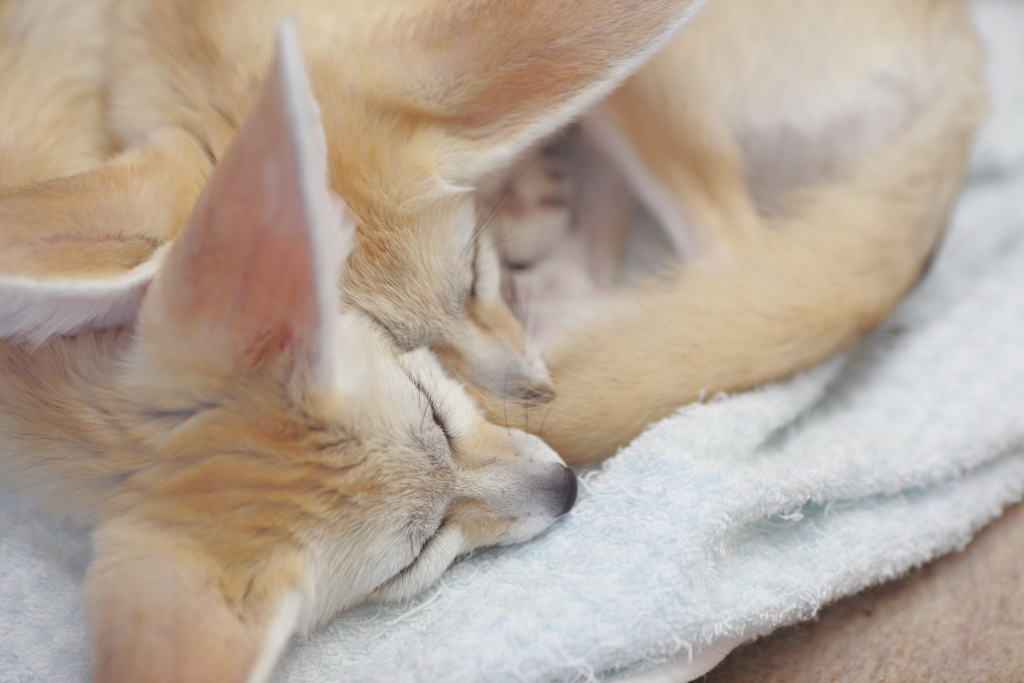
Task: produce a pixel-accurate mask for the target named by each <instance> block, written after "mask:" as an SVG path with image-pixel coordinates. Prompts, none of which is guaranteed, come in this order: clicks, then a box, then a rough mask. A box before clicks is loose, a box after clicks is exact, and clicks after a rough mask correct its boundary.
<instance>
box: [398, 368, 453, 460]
mask: <svg viewBox="0 0 1024 683" xmlns="http://www.w3.org/2000/svg"><path fill="white" fill-rule="evenodd" d="M409 381H410V382H412V383H413V386H415V387H416V388H417V389H419V390H420V393H421V394H423V398H425V399H426V400H427V405H429V406H430V413H431V417H432V418H433V420H434V423H435V424H436V425H437V426H438V428H439V429H440V430H441V433H442V434H444V438H445V440H446V441H447V442H448V445H449V446H451V447H453V448H454V447H455V441H454V438H453V436H452V432H451V429H449V427H448V424H447V422H446V421H445V419H444V418H443V417H442V416H441V411H440V410H438V407H437V404H436V403H434V399H433V398H431V396H430V394H429V393H427V390H426V389H425V388H424V387H423V385H422V384H420V382H419V381H418V380H417V379H416V378H415V377H413V376H412V375H409Z"/></svg>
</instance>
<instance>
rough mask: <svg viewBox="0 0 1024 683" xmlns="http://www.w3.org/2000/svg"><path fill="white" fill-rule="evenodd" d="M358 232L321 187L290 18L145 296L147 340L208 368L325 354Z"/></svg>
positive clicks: (315, 358)
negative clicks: (342, 274) (342, 270)
mask: <svg viewBox="0 0 1024 683" xmlns="http://www.w3.org/2000/svg"><path fill="white" fill-rule="evenodd" d="M354 236H355V227H354V224H353V223H352V222H351V220H349V218H348V217H347V215H346V214H345V212H344V209H343V206H342V204H341V202H340V200H339V199H337V197H335V196H334V195H332V193H331V192H330V189H329V186H328V180H327V149H326V143H325V140H324V134H323V128H322V125H321V123H320V118H319V111H318V108H317V105H316V101H315V100H314V97H313V94H312V90H311V88H310V85H309V82H308V79H307V76H306V72H305V68H304V65H303V59H302V54H301V49H300V47H299V43H298V37H297V32H296V29H295V27H294V25H293V23H292V22H291V21H286V22H283V23H282V26H281V29H280V31H279V33H278V41H277V52H276V56H275V58H274V60H273V63H272V65H271V69H270V72H269V74H268V75H267V77H266V79H265V81H264V83H263V86H262V89H261V91H260V93H259V95H258V97H257V99H256V102H255V104H254V105H253V108H252V110H251V111H250V113H249V115H248V116H247V118H246V120H245V121H244V123H243V124H242V126H241V128H240V129H239V131H238V133H237V135H236V137H235V139H234V141H233V142H232V144H231V145H230V147H229V148H228V150H227V151H226V153H225V154H224V156H223V157H222V159H221V160H220V161H219V163H218V165H217V167H216V168H215V169H214V171H213V174H212V175H211V177H210V180H209V181H208V183H207V185H206V187H205V189H204V190H203V194H202V195H201V196H200V198H199V201H198V203H197V205H196V208H195V211H194V212H193V214H192V216H191V217H190V219H189V221H188V223H187V224H186V226H185V228H184V230H183V231H182V234H181V235H180V236H179V237H178V238H177V239H176V240H175V242H174V244H173V245H172V247H171V249H170V251H169V252H168V254H167V256H166V258H165V259H164V263H163V264H162V266H161V268H160V271H159V272H158V273H157V276H156V279H155V281H154V283H153V286H152V287H151V289H150V293H149V295H148V296H147V297H146V300H145V302H144V303H143V310H142V314H141V317H140V330H142V336H143V339H144V340H145V339H148V340H150V341H152V340H154V339H156V340H157V343H160V344H166V343H171V344H172V345H174V352H175V353H176V354H177V355H178V356H179V357H181V358H187V359H188V361H189V362H190V363H197V364H198V365H197V367H202V368H204V369H210V368H212V367H216V368H217V369H219V370H229V371H230V370H232V369H239V368H241V367H244V366H251V365H253V364H256V363H259V362H260V361H261V359H264V358H267V357H269V356H272V355H275V354H276V353H277V352H280V351H286V350H287V351H289V352H290V353H292V354H297V355H299V356H303V357H304V358H305V359H306V360H309V361H310V362H313V363H320V362H324V361H326V360H327V359H328V356H330V354H331V349H332V348H333V346H334V345H333V343H332V342H331V337H332V331H331V326H332V324H333V320H334V317H335V313H334V311H335V310H336V308H337V307H338V306H339V294H338V290H337V287H338V285H337V283H338V270H339V267H340V264H341V263H342V262H343V261H344V259H345V258H346V257H347V256H348V254H349V253H350V251H351V249H352V246H353V242H354ZM180 352H184V353H180Z"/></svg>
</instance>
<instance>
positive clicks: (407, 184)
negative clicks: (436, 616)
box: [0, 0, 696, 681]
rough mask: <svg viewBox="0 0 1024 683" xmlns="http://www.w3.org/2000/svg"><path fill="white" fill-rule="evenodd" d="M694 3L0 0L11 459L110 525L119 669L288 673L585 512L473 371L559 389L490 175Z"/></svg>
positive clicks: (4, 378) (102, 635) (110, 660)
mask: <svg viewBox="0 0 1024 683" xmlns="http://www.w3.org/2000/svg"><path fill="white" fill-rule="evenodd" d="M695 7H696V3H694V2H653V3H652V2H642V3H641V2H636V3H622V2H618V1H617V2H607V1H600V2H599V1H593V2H588V3H583V4H579V3H574V2H573V3H561V2H539V1H538V2H535V3H527V4H526V5H524V4H523V3H522V2H515V3H511V2H509V3H493V2H477V1H474V0H469V1H466V0H460V1H458V2H440V1H439V2H425V3H417V4H410V3H405V2H365V3H359V2H350V3H336V2H314V1H312V0H311V1H308V2H294V3H287V2H269V1H268V2H260V3H253V2H240V1H234V2H233V1H230V0H222V1H219V2H213V3H210V2H191V1H188V0H152V1H144V2H134V1H133V2H120V1H115V2H109V3H107V2H103V1H102V0H96V1H95V2H88V3H77V2H67V1H66V0H50V1H49V2H29V1H28V0H7V1H6V2H3V3H0V24H2V26H3V30H4V31H5V36H6V38H7V40H6V41H5V43H4V44H3V45H0V52H2V55H0V59H3V60H5V61H4V63H5V64H7V65H10V66H12V70H11V71H5V76H4V82H3V83H0V97H2V103H0V104H2V106H0V115H2V116H3V117H5V118H4V120H3V121H2V122H0V125H2V127H3V130H4V132H5V136H4V137H3V138H2V144H3V147H2V148H0V161H2V162H3V163H4V164H6V163H7V162H8V161H9V162H10V163H11V164H12V166H14V168H11V169H7V170H5V171H4V175H3V177H4V178H5V182H6V183H8V184H9V185H8V187H7V188H5V189H4V190H3V192H2V193H0V293H2V296H0V335H2V336H3V337H6V338H7V339H6V340H5V341H3V342H2V343H0V399H2V400H0V430H2V433H3V450H4V464H5V472H7V473H8V474H10V475H13V476H16V477H19V478H21V480H27V481H30V482H32V483H33V484H35V485H37V486H38V487H39V488H41V489H43V490H44V491H46V492H47V493H48V494H49V498H50V500H51V501H52V502H53V503H54V504H55V505H57V506H62V507H64V508H65V509H67V510H69V511H72V512H73V513H74V514H75V515H76V516H77V517H79V518H81V519H83V520H87V521H89V522H90V523H91V524H92V525H94V531H93V538H94V543H95V553H94V558H93V561H92V564H91V565H90V568H89V572H88V577H87V580H86V586H85V598H86V607H87V616H88V618H89V621H90V624H91V626H92V632H93V640H94V645H95V650H96V663H95V666H96V678H97V680H100V681H120V680H124V681H142V680H147V681H202V680H210V681H229V680H264V679H265V678H266V677H267V676H269V673H270V671H271V669H272V666H273V663H274V662H275V661H276V658H277V656H278V655H279V653H280V651H281V649H282V648H283V647H284V645H285V643H286V642H287V640H288V638H289V637H290V635H291V634H292V633H293V632H295V631H297V630H298V631H301V630H304V629H308V628H310V627H312V626H314V625H315V624H317V623H320V622H322V621H323V620H324V619H325V618H327V617H329V616H330V615H331V614H333V613H335V612H336V611H337V610H339V609H343V608H344V607H346V606H348V605H351V604H354V603H356V602H359V601H361V600H365V599H367V598H370V597H380V598H401V597H404V596H408V595H410V594H412V593H414V592H416V591H418V590H420V589H421V588H423V587H424V586H426V585H428V584H429V583H431V582H432V581H434V580H436V578H437V577H438V576H439V575H440V573H441V572H442V571H443V570H444V569H445V568H446V567H447V566H448V564H449V563H450V562H451V561H452V560H453V559H454V558H455V557H456V556H458V555H459V554H462V553H464V552H467V551H468V550H471V549H473V548H476V547H479V546H483V545H491V544H502V543H512V542H517V541H521V540H525V539H527V538H530V537H531V536H533V535H534V534H536V533H538V532H539V531H541V530H542V529H544V528H546V527H547V526H548V525H549V524H550V523H551V522H552V521H553V520H554V519H555V518H556V517H557V516H558V515H560V514H562V513H563V512H565V511H566V510H567V509H568V508H569V507H570V506H571V505H572V504H573V501H574V499H575V492H576V483H575V478H574V476H573V475H572V472H571V471H570V470H568V469H567V468H565V467H564V465H563V464H561V462H560V460H559V459H558V457H557V455H555V453H554V452H553V451H552V450H551V449H550V448H548V447H547V446H545V445H544V444H543V443H542V442H541V441H540V440H538V439H537V438H536V437H533V436H529V435H527V434H525V433H523V432H519V431H516V430H514V429H509V428H507V427H506V426H500V427H499V426H496V425H494V424H491V423H489V422H488V421H486V420H485V419H484V416H483V414H482V413H481V412H480V410H479V409H478V408H477V406H476V403H475V402H474V401H473V400H472V399H471V398H470V397H469V396H468V395H467V392H466V390H465V389H464V386H463V385H462V384H460V383H459V382H457V381H455V380H453V379H451V378H450V377H449V373H451V374H454V375H455V377H456V378H458V379H459V380H461V381H463V382H465V383H467V384H468V385H470V386H472V387H475V388H476V390H477V391H479V392H481V393H487V394H500V395H503V396H505V395H507V396H509V397H511V400H517V397H520V396H526V397H531V398H532V397H538V396H539V397H543V396H545V395H548V394H550V386H549V381H548V378H547V375H546V371H545V369H544V366H543V364H542V363H541V362H540V361H539V358H538V357H537V355H536V353H535V352H533V351H532V350H531V348H530V346H529V344H528V343H527V342H526V340H525V338H524V336H523V333H522V329H521V327H520V326H519V324H518V322H517V321H516V320H515V318H514V317H513V316H512V315H511V313H510V312H509V311H508V309H507V308H506V307H505V305H504V304H503V302H502V301H501V298H500V292H499V282H498V269H497V263H496V261H494V259H493V253H492V251H491V250H490V249H488V248H487V245H486V244H483V245H481V244H480V243H479V242H478V241H477V239H476V238H477V235H476V234H475V228H476V207H475V196H474V193H473V185H474V183H475V181H476V180H477V179H478V177H480V176H483V175H484V174H486V173H489V172H491V171H492V170H494V169H497V168H500V167H501V166H502V165H503V164H505V163H507V162H508V160H509V159H510V158H511V157H512V156H513V155H514V154H515V153H516V152H517V151H518V150H519V149H521V148H523V147H525V146H526V145H528V144H529V143H531V142H532V141H533V139H535V138H536V137H539V136H541V135H544V134H546V133H547V132H549V131H550V130H552V129H554V128H555V127H556V126H558V125H559V124H560V123H562V122H564V121H565V120H566V119H567V118H568V117H570V116H571V115H572V114H573V113H574V112H575V111H576V110H577V109H579V108H580V107H582V106H583V105H584V104H586V103H587V102H589V101H591V100H593V99H594V98H595V97H597V96H598V95H600V94H601V93H603V92H605V91H607V90H608V89H609V88H610V87H612V86H613V85H614V82H615V80H616V79H620V78H621V77H624V76H625V75H626V73H627V71H628V70H629V69H630V68H632V67H633V65H635V64H637V63H638V62H639V60H641V59H642V58H643V57H644V56H646V55H647V54H649V53H651V52H652V51H653V50H654V49H656V48H657V46H658V45H659V44H661V43H663V42H664V40H666V39H667V38H668V37H669V35H670V34H671V32H672V30H673V29H674V28H675V27H677V26H678V25H680V24H681V23H682V22H683V21H684V20H685V19H686V18H687V16H689V14H691V13H692V11H693V9H695ZM641 9H642V11H639V10H641ZM286 11H287V12H290V13H292V14H293V15H294V21H295V26H297V30H296V29H290V30H287V29H286V30H283V32H282V33H281V38H280V40H279V42H278V46H277V49H276V54H277V56H276V57H273V55H274V53H275V49H274V44H273V40H272V36H273V35H274V32H275V28H276V26H277V24H278V21H279V20H280V17H281V16H282V15H283V14H285V13H286ZM56 19H60V20H61V21H56ZM577 23H578V26H579V27H578V29H577V30H576V31H575V33H573V32H566V28H567V27H569V26H573V25H577ZM82 36H87V37H88V39H87V40H86V39H82V38H81V37H82ZM300 36H301V43H302V47H301V48H300V47H299V43H300V40H299V37H300ZM467 36H472V38H473V40H471V41H467V40H466V37H467ZM502 44H503V47H501V45H502ZM555 46H557V50H555ZM499 48H500V49H499ZM303 53H304V54H303ZM556 53H557V54H556ZM508 54H520V55H521V56H522V59H521V61H519V62H517V63H511V64H510V63H506V61H505V55H508ZM304 61H305V63H306V64H307V65H308V67H309V72H308V74H309V76H308V79H307V75H306V72H305V69H304V65H303V62H304ZM268 65H270V70H269V76H267V75H266V74H267V69H268ZM538 69H541V70H543V71H545V73H549V72H550V73H549V75H550V78H548V77H545V79H543V80H542V81H541V82H537V81H536V78H535V74H536V72H537V70H538ZM19 83H20V84H22V85H28V86H31V87H29V88H28V89H25V90H23V89H21V88H20V87H18V84H19ZM69 86H70V87H69ZM25 92H28V93H31V96H30V97H25V96H24V95H23V93H25ZM317 98H318V99H319V100H320V103H321V106H320V107H319V112H318V107H317V104H316V99H317ZM74 103H81V105H82V106H81V107H80V108H77V109H76V112H77V113H78V114H80V116H79V117H78V118H76V119H74V120H73V121H71V122H69V121H68V120H67V112H68V109H67V107H70V106H71V105H72V104H74ZM321 121H322V125H321ZM34 141H39V142H38V143H37V142H34ZM115 150H122V151H120V152H117V153H115V154H114V155H113V156H112V157H111V156H110V155H111V153H113V152H114V151H115ZM65 152H66V153H67V156H66V157H65V156H62V154H63V153H65ZM439 359H440V362H439ZM5 476H6V475H5Z"/></svg>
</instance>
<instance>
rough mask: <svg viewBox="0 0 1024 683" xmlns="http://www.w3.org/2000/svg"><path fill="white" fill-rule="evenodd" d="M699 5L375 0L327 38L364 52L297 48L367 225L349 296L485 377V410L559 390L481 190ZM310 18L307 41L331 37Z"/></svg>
mask: <svg viewBox="0 0 1024 683" xmlns="http://www.w3.org/2000/svg"><path fill="white" fill-rule="evenodd" d="M353 4H359V6H360V7H362V4H361V3H353ZM700 4H701V3H700V2H699V0H677V1H665V0H655V1H654V2H650V1H648V2H642V3H641V2H633V1H630V2H609V1H608V0H596V1H588V2H563V1H562V0H518V1H515V2H505V1H498V2H494V1H489V0H485V1H481V0H456V1H454V2H438V3H422V4H416V5H408V4H405V5H393V4H388V3H378V4H377V5H376V6H375V7H374V9H373V10H369V11H367V10H363V11H365V12H366V13H367V15H368V18H367V19H365V21H360V22H355V23H354V24H353V25H357V26H358V32H359V35H353V34H354V33H355V29H351V28H350V29H347V30H345V32H344V38H343V39H338V38H337V37H335V38H334V40H335V41H336V43H337V44H343V45H347V46H350V47H349V48H348V49H350V50H352V51H358V52H359V53H360V54H361V55H362V58H361V59H359V60H352V59H351V58H350V56H349V55H347V54H340V55H339V53H338V52H330V51H328V52H325V53H320V52H319V51H318V50H316V49H314V48H312V47H311V48H310V49H309V50H308V52H307V55H308V56H309V59H310V70H311V74H312V80H313V83H314V86H315V87H316V89H317V94H318V96H319V97H320V99H321V101H322V102H323V103H324V109H325V112H326V114H327V116H326V126H327V136H328V140H329V146H330V155H331V174H332V184H333V186H334V187H335V189H336V190H337V191H338V193H339V194H340V195H341V196H342V197H343V198H344V199H345V201H346V203H347V204H348V205H349V206H350V208H351V210H352V212H353V214H354V216H355V217H356V219H357V220H358V222H359V223H360V226H361V228H362V229H363V232H364V234H365V235H366V240H365V241H364V242H363V245H362V247H361V248H360V250H359V251H358V253H356V254H355V255H354V259H353V266H352V267H353V272H354V273H355V272H358V273H360V277H359V278H357V279H356V280H355V281H354V282H353V283H351V285H350V288H349V292H348V295H349V297H350V298H351V300H353V301H354V302H356V303H357V304H358V305H359V306H360V307H362V308H363V309H364V310H366V311H369V312H371V313H372V314H373V315H374V317H376V318H377V319H378V320H379V321H380V322H381V323H382V324H383V325H384V326H385V327H387V328H388V330H389V331H390V332H391V333H392V335H393V336H394V337H395V339H396V342H397V343H398V344H399V345H402V346H407V347H411V346H414V345H419V344H428V345H429V346H430V347H431V348H432V349H433V350H434V351H435V352H436V353H437V354H438V355H439V357H440V358H441V360H442V362H443V363H444V364H445V366H446V367H447V368H448V369H449V370H450V371H451V372H453V373H454V374H455V375H456V376H458V377H459V378H460V379H462V380H463V381H464V382H466V383H467V384H468V385H470V386H471V387H473V388H474V389H483V390H485V392H487V394H489V395H488V396H486V399H487V403H488V405H498V406H499V409H498V410H496V411H493V413H494V414H493V418H494V419H495V420H499V421H500V415H501V413H500V400H502V399H505V398H508V399H513V400H515V399H523V400H526V401H530V402H536V401H545V400H548V399H550V397H551V396H552V395H553V392H552V387H551V384H550V379H549V376H548V373H547V370H546V368H545V366H544V365H543V363H542V362H541V359H540V357H539V355H538V352H537V350H536V348H535V346H534V345H533V343H532V341H530V340H529V339H528V338H527V337H526V336H525V334H524V331H523V328H522V326H521V324H520V323H519V322H518V320H517V319H516V317H515V316H514V315H513V313H512V312H511V311H510V310H509V308H508V307H507V306H506V304H505V303H504V301H503V298H502V296H501V294H502V291H501V290H502V288H501V267H500V257H499V254H498V253H497V250H496V249H495V244H494V241H493V239H492V237H491V234H490V233H489V232H488V231H487V230H486V224H487V223H488V221H489V220H490V219H491V218H492V217H493V215H494V210H495V209H496V208H498V207H496V206H494V205H493V204H491V202H488V201H486V200H484V201H485V202H486V203H481V196H482V195H481V194H480V193H478V192H477V190H478V189H480V188H481V187H483V186H485V185H488V184H492V183H491V182H490V181H491V180H492V179H493V177H494V175H495V174H496V173H499V174H500V173H502V172H503V171H505V170H506V169H507V168H508V166H509V165H510V164H511V162H512V161H513V160H514V159H515V157H516V156H517V155H518V154H520V153H521V152H522V151H523V150H525V149H526V148H527V147H528V146H530V145H531V144H534V143H536V142H537V141H538V140H540V139H542V138H543V137H544V136H545V135H547V134H549V133H551V132H553V131H555V130H556V129H557V128H559V127H561V126H562V125H563V124H565V123H566V122H568V121H569V120H570V119H571V118H572V117H573V116H574V115H576V114H577V113H579V112H580V111H581V110H582V109H583V108H585V107H586V106H587V105H588V104H590V103H591V102H593V101H595V100H596V99H597V98H598V97H600V96H601V95H602V94H603V93H605V92H607V91H608V90H610V89H611V88H612V87H613V86H614V84H615V83H616V82H618V81H619V80H621V79H624V78H625V77H626V75H628V73H629V72H630V70H631V69H633V68H634V67H635V66H636V65H638V64H639V63H640V61H641V60H642V59H643V58H644V57H645V56H646V55H648V54H650V53H651V52H652V51H653V50H655V49H656V48H657V47H658V45H659V44H660V43H661V42H662V41H664V40H665V39H667V38H668V36H670V35H671V33H672V31H673V30H674V28H676V27H678V26H679V25H681V24H682V23H683V21H684V20H685V19H686V18H687V17H688V16H689V15H691V14H692V13H693V12H695V11H696V9H697V8H698V7H699V5H700ZM378 8H379V9H378ZM300 19H301V17H300ZM310 23H311V22H310ZM310 23H304V24H303V31H304V33H306V34H307V35H309V37H310V39H309V40H307V41H306V44H307V45H314V44H317V43H321V42H325V41H326V37H320V38H317V37H316V35H315V34H316V32H317V29H316V28H314V27H312V26H311V25H310ZM350 23H351V22H350ZM331 30H332V31H334V32H337V31H338V28H337V27H332V29H331ZM350 64H354V65H355V66H357V67H358V68H347V67H348V66H349V65H350ZM533 171H534V169H529V170H528V171H527V173H531V172H533ZM498 201H499V202H500V198H499V199H498ZM384 272H386V273H388V274H389V276H387V277H385V276H382V273H384ZM494 397H497V398H498V399H499V403H498V404H494V403H492V401H491V399H492V398H494Z"/></svg>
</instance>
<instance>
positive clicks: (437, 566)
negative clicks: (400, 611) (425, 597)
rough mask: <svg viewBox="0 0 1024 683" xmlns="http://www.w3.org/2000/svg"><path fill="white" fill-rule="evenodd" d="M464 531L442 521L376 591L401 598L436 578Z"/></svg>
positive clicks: (388, 596) (452, 556) (449, 561)
mask: <svg viewBox="0 0 1024 683" xmlns="http://www.w3.org/2000/svg"><path fill="white" fill-rule="evenodd" d="M461 542H462V534H461V532H459V530H458V529H457V528H456V527H455V526H453V525H451V524H448V522H446V521H444V522H441V523H440V524H439V525H438V527H437V529H435V530H434V533H433V534H431V535H430V536H429V537H427V539H426V540H425V541H424V542H423V545H421V546H420V550H419V552H418V553H417V554H416V557H414V558H413V559H412V561H411V562H409V564H407V565H405V567H403V568H402V569H400V570H398V571H397V572H395V574H393V575H392V576H391V578H389V579H387V580H385V581H384V582H383V583H381V584H380V585H379V586H378V587H377V588H376V589H375V590H374V591H373V594H374V595H377V596H380V597H383V598H385V599H389V600H401V599H404V598H406V597H409V596H411V595H413V594H415V593H418V592H419V591H421V590H422V589H423V588H425V587H426V586H427V585H429V584H430V583H432V582H433V581H434V580H436V579H437V577H438V576H440V575H441V573H442V572H444V570H445V569H447V568H448V567H449V566H450V565H451V563H452V561H454V559H455V558H456V557H457V556H458V552H459V546H460V545H461Z"/></svg>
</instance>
